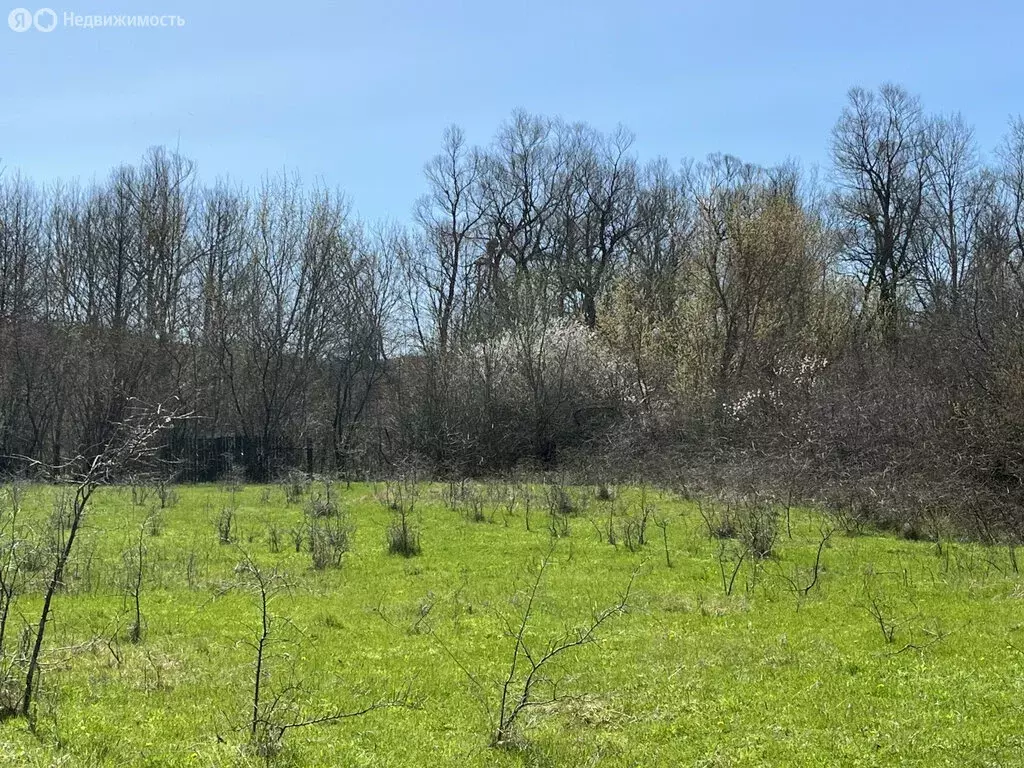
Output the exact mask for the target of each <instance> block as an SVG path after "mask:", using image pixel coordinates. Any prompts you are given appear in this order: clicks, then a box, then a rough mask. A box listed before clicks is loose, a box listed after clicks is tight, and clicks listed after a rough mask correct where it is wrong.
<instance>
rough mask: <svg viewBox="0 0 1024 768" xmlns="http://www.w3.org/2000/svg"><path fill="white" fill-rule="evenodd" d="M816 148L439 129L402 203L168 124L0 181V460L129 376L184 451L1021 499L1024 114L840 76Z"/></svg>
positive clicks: (58, 431)
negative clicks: (209, 156) (212, 158)
mask: <svg viewBox="0 0 1024 768" xmlns="http://www.w3.org/2000/svg"><path fill="white" fill-rule="evenodd" d="M830 138H831V141H830V148H831V164H830V167H829V168H828V169H827V170H826V172H824V173H822V174H820V175H819V174H817V173H814V172H808V171H807V170H805V169H802V168H801V167H800V166H799V165H797V164H795V163H786V164H781V165H778V166H773V167H761V166H758V165H754V164H750V163H746V162H743V161H742V160H740V159H738V158H736V157H733V156H730V155H721V154H716V155H712V156H710V157H707V158H705V159H703V160H700V161H689V160H687V161H684V162H682V163H679V164H675V163H673V162H671V161H669V160H666V159H664V158H658V159H654V160H650V161H644V160H641V158H639V157H638V156H637V154H636V153H635V151H634V150H633V148H632V136H631V135H630V134H629V133H628V131H626V130H625V129H618V130H615V131H612V132H610V133H609V132H601V131H598V130H595V129H594V128H592V127H590V126H588V125H585V124H579V123H569V122H565V121H563V120H560V119H552V118H548V117H544V116H539V115H531V114H527V113H524V112H515V113H513V114H512V116H511V117H510V118H509V119H508V120H507V121H506V122H505V123H504V124H502V125H501V126H500V127H499V128H498V130H497V132H496V134H495V136H494V137H493V139H492V140H491V141H490V142H489V143H487V144H486V145H481V146H473V145H471V144H470V143H469V142H468V141H467V139H466V137H465V136H464V134H463V133H462V132H461V131H460V130H459V129H458V128H451V129H449V130H448V131H447V132H446V133H445V135H444V137H443V141H442V145H441V150H440V152H439V153H438V154H437V155H436V156H435V157H434V158H433V159H431V160H430V161H429V162H428V163H427V165H426V166H425V169H424V176H425V187H426V189H425V193H424V195H423V196H422V197H421V198H420V199H419V200H418V201H416V203H415V205H414V207H413V215H412V218H411V220H410V221H409V222H407V223H403V224H395V223H380V224H373V225H371V224H366V223H364V222H361V221H359V220H358V219H357V218H356V217H355V215H354V214H353V213H352V211H351V210H350V208H349V205H348V203H347V201H346V199H345V197H344V196H343V195H342V194H340V193H337V192H335V191H333V190H330V189H326V188H323V187H320V186H312V187H311V186H308V185H303V184H302V183H300V181H299V180H298V179H296V178H293V177H291V176H287V175H284V176H278V177H268V178H267V179H265V180H264V181H263V182H262V183H261V184H259V185H258V186H257V187H256V188H254V189H245V188H239V187H234V186H230V185H228V184H225V183H219V184H215V185H212V186H208V185H203V184H202V183H201V181H200V180H199V178H198V176H197V173H196V170H195V168H194V167H193V164H192V163H191V162H190V161H189V160H188V159H187V158H184V157H182V156H180V155H178V154H176V153H174V152H170V151H167V150H165V149H154V150H152V151H151V152H150V153H149V154H148V155H147V156H146V157H145V158H143V160H142V161H141V162H139V163H138V164H136V165H132V166H125V167H121V168H118V169H116V170H115V171H114V172H113V173H112V174H111V175H110V177H109V178H108V179H107V180H106V181H105V182H103V183H99V184H94V185H92V186H88V187H82V186H76V185H65V184H57V185H50V186H46V187H41V186H38V185H35V184H33V183H32V182H31V181H30V180H27V179H24V178H22V177H20V176H18V175H17V174H16V172H14V171H12V170H11V169H8V170H7V172H6V173H5V174H4V175H3V176H2V177H0V363H2V365H0V455H2V456H3V457H5V458H4V460H3V461H4V463H5V465H6V467H7V469H8V470H9V471H15V470H16V469H17V467H18V466H19V462H20V461H21V459H20V457H30V458H33V459H36V460H39V461H45V462H47V463H51V464H57V465H59V464H60V462H61V460H62V457H64V456H67V455H69V454H72V453H81V452H82V451H83V450H85V451H87V450H88V447H89V446H96V445H101V444H102V443H103V440H104V436H105V435H106V434H107V433H108V432H109V431H110V430H111V428H112V427H111V425H113V424H116V423H118V421H119V419H120V418H121V417H122V415H123V413H122V412H123V409H124V408H125V407H126V405H125V404H126V403H127V402H128V401H129V399H130V398H139V399H142V400H145V401H151V402H162V401H166V400H167V399H169V398H172V397H177V398H178V399H179V400H180V401H181V402H182V403H183V405H184V407H185V408H186V409H187V410H189V411H191V412H192V413H194V414H195V415H196V417H195V418H193V419H190V420H188V421H187V422H184V423H182V424H179V425H176V427H175V429H174V431H173V436H172V438H171V441H170V451H171V452H172V453H173V454H174V455H175V456H176V457H177V458H178V459H179V461H180V465H179V466H180V474H181V476H182V477H183V478H186V479H213V478H215V477H217V476H219V475H220V474H223V473H225V472H230V471H236V472H245V473H247V474H248V475H249V476H250V477H252V478H253V479H262V478H266V477H269V476H271V475H273V474H276V473H281V472H284V471H287V470H288V469H290V468H299V469H303V470H308V471H337V472H341V473H346V474H349V475H352V474H363V473H377V474H387V473H389V472H393V471H394V470H395V468H396V467H397V466H400V465H403V464H406V463H408V462H415V463H417V464H418V465H422V466H425V467H427V468H428V469H430V470H431V471H434V472H436V473H439V474H446V475H459V476H465V475H467V474H483V473H498V472H509V471H515V470H518V469H551V468H564V467H575V468H585V469H587V470H588V471H590V472H594V473H598V472H600V473H606V474H612V475H622V476H624V477H625V476H628V475H631V474H643V473H652V474H658V475H660V476H663V477H667V478H669V479H672V478H675V480H676V481H678V482H679V483H680V484H682V485H692V484H695V483H696V484H699V483H702V482H705V481H708V482H710V479H711V478H716V479H718V480H723V481H724V480H729V481H730V482H733V481H736V482H752V481H753V479H755V478H757V477H760V478H761V479H763V480H766V481H768V480H770V481H772V482H774V483H776V484H779V485H780V486H785V487H786V488H787V489H788V490H789V491H790V492H794V493H800V494H804V495H806V494H808V493H812V494H820V495H822V496H828V498H831V499H833V500H836V499H838V501H835V503H842V504H846V505H848V506H849V507H850V508H851V509H853V508H857V509H860V508H864V509H875V510H876V511H877V508H885V507H886V505H899V504H903V505H906V504H907V503H909V502H908V501H907V500H908V499H913V500H915V501H914V505H915V508H917V509H920V510H924V512H926V513H929V514H930V513H931V511H934V510H936V509H947V508H952V507H955V508H956V510H957V513H958V514H961V515H963V516H964V517H965V519H971V520H975V521H980V522H978V525H983V526H989V525H993V526H995V525H1002V524H1003V523H1004V522H1007V521H1017V520H1019V519H1020V515H1019V514H1018V510H1019V509H1020V502H1021V487H1022V483H1024V405H1022V404H1024V322H1022V314H1021V312H1022V309H1024V272H1022V269H1024V120H1021V119H1020V118H1018V119H1016V120H1012V121H1011V122H1010V124H1009V126H1008V131H1007V133H1006V136H1005V138H1004V140H1003V141H1002V142H1001V144H1000V145H999V146H998V147H995V148H985V150H986V151H983V148H981V147H979V146H978V143H977V141H976V140H975V137H974V135H973V132H972V129H971V128H970V126H969V125H968V123H967V122H966V121H965V119H964V118H963V117H962V116H960V115H958V114H954V115H932V114H929V113H927V112H925V110H924V109H923V107H922V105H921V103H920V101H919V99H918V98H916V97H915V96H913V95H911V94H910V93H908V92H907V91H906V90H905V89H903V88H901V87H899V86H895V85H890V84H886V85H883V86H881V87H880V88H878V89H875V90H866V89H861V88H854V89H852V90H851V91H850V92H849V97H848V101H847V104H846V106H845V108H844V109H843V111H842V113H841V114H840V115H839V116H838V119H837V122H836V123H835V126H834V128H833V130H832V134H831V137H830Z"/></svg>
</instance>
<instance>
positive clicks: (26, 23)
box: [7, 8, 56, 32]
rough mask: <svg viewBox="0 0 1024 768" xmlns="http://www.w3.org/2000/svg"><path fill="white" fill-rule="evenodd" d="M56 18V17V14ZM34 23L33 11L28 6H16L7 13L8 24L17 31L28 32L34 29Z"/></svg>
mask: <svg viewBox="0 0 1024 768" xmlns="http://www.w3.org/2000/svg"><path fill="white" fill-rule="evenodd" d="M54 18H56V16H55V17H54ZM32 24H33V17H32V11H30V10H29V9H28V8H15V9H14V10H13V11H11V12H10V13H9V14H7V26H9V27H10V28H11V29H13V30H14V31H15V32H28V31H29V30H30V29H32Z"/></svg>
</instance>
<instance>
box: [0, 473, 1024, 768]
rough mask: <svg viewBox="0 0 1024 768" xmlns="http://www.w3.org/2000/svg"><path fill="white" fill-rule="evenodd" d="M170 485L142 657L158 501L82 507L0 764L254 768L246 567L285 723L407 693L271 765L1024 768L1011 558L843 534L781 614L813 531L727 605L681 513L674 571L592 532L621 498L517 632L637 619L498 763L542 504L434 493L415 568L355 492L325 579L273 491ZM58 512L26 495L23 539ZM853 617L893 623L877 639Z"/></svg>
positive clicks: (687, 513)
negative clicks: (516, 625)
mask: <svg viewBox="0 0 1024 768" xmlns="http://www.w3.org/2000/svg"><path fill="white" fill-rule="evenodd" d="M176 490H177V494H178V496H179V501H178V503H177V504H176V505H175V506H173V507H171V508H169V509H167V510H165V511H164V512H163V517H164V525H163V529H162V531H161V532H160V534H159V535H156V536H153V535H146V536H145V537H144V542H143V543H144V546H145V549H146V562H147V568H146V573H145V582H144V588H143V593H142V607H143V612H144V615H145V619H146V622H145V631H144V634H143V637H142V640H141V642H140V643H138V644H132V643H131V642H129V640H128V626H129V624H130V622H131V618H130V613H131V612H130V606H129V605H128V603H127V602H126V600H125V597H124V593H123V589H122V588H121V582H122V581H123V574H124V565H123V558H122V553H123V552H124V551H126V550H128V549H130V548H131V546H132V542H133V540H136V537H137V536H138V531H139V528H140V526H141V525H142V523H143V520H144V519H145V517H146V516H147V514H149V512H150V509H151V507H152V506H153V503H154V501H155V499H154V498H152V497H151V498H150V499H149V500H147V501H146V502H145V503H144V504H142V505H135V504H133V502H132V496H131V493H130V492H129V491H128V490H127V489H103V490H101V491H99V492H98V493H97V495H96V497H95V500H94V506H93V507H92V509H91V511H90V512H89V513H88V519H87V527H86V529H85V531H84V532H83V534H82V538H81V539H80V541H79V542H78V543H77V545H76V546H77V553H76V556H75V558H74V565H73V567H72V569H71V574H70V576H69V579H68V587H67V590H66V591H64V592H62V593H60V594H58V596H57V598H56V601H55V608H54V610H55V613H54V617H53V624H52V629H51V631H50V634H49V637H48V642H47V654H46V664H45V666H44V670H43V675H42V689H41V693H40V700H39V708H38V720H37V728H36V733H32V732H31V731H30V729H29V727H28V724H27V723H26V721H25V720H24V719H21V718H14V719H10V720H7V721H6V722H3V723H2V724H0V756H2V758H3V759H2V763H3V765H40V766H42V765H60V766H102V765H110V766H126V765H131V766H146V765H151V766H179V765H180V766H215V765H261V764H263V762H264V761H263V759H261V758H260V757H259V756H257V755H254V754H253V752H252V750H251V749H250V748H249V747H248V745H247V731H246V725H247V718H248V716H249V707H250V706H251V690H252V678H253V657H254V651H253V646H252V644H253V643H254V642H255V640H256V638H257V631H258V626H259V621H260V615H259V611H258V606H257V602H256V599H255V596H254V594H253V592H252V590H251V589H247V588H246V587H245V586H244V583H245V575H244V573H241V572H240V569H238V568H237V566H238V565H239V563H240V562H242V561H243V560H244V559H245V557H246V556H248V557H251V558H252V559H253V560H255V561H256V562H258V563H259V564H260V565H261V567H264V568H266V569H270V568H274V567H276V568H278V569H279V570H280V571H281V572H282V573H286V574H287V580H288V582H289V585H290V586H289V589H288V590H287V591H285V592H282V593H280V594H279V595H278V596H277V597H276V599H275V600H274V602H273V603H272V612H273V613H274V615H275V618H276V621H275V624H274V629H273V634H272V640H273V642H272V644H271V645H270V649H269V652H268V660H267V664H268V667H269V670H270V672H269V681H270V684H271V686H272V687H274V688H275V689H277V690H282V689H287V688H289V686H292V685H295V684H301V686H302V689H301V692H300V693H299V694H298V696H297V700H298V701H299V702H300V703H301V706H302V715H304V716H307V717H308V716H316V715H318V714H321V713H325V712H329V711H337V710H354V709H359V708H361V707H362V706H365V705H366V704H368V703H371V702H373V701H376V700H379V699H381V698H383V697H387V696H389V695H393V694H394V693H395V692H396V691H403V690H408V691H409V692H410V693H411V694H412V696H413V698H415V699H416V702H417V703H418V706H417V707H416V708H411V709H406V708H396V709H386V710H379V711H375V712H372V713H370V714H368V715H365V716H363V717H359V718H353V719H347V720H343V721H341V722H339V723H337V724H332V725H322V726H312V727H308V728H302V729H296V730H293V731H289V732H288V733H287V734H286V736H285V738H284V741H283V748H282V750H281V751H280V753H278V754H277V755H276V757H275V758H274V761H273V764H275V765H293V766H317V765H322V766H337V765H345V766H446V765H457V766H461V767H462V768H468V766H526V765H531V766H545V765H550V766H585V765H602V766H677V765H688V766H757V765H787V766H789V765H792V766H823V765H836V766H860V765H864V766H867V765H878V766H883V765H885V766H889V765H918V766H937V765H969V766H1013V765H1024V757H1022V755H1024V676H1022V674H1021V663H1022V653H1024V637H1022V634H1024V633H1022V626H1024V610H1022V609H1024V586H1022V584H1021V582H1020V580H1019V579H1018V577H1017V576H1016V575H1015V574H1014V573H1013V570H1012V568H1011V563H1010V557H1009V553H1008V552H1007V550H1006V549H1004V548H990V547H984V546H981V545H976V544H970V543H962V542H956V541H947V542H943V545H942V547H941V551H940V548H939V547H937V546H936V544H934V543H928V542H911V541H904V540H900V539H896V538H893V537H890V536H886V535H881V534H872V535H864V536H857V537H851V536H846V535H843V534H842V533H841V532H837V533H836V534H835V535H834V536H833V537H832V539H831V542H830V545H829V546H828V547H827V548H826V549H825V550H824V553H823V558H822V560H823V570H822V573H821V576H820V580H819V582H818V584H817V586H816V587H815V588H814V589H813V590H811V591H810V593H809V594H808V595H807V596H806V597H799V596H798V595H797V594H796V593H795V592H794V590H793V589H792V587H791V585H790V583H789V581H788V580H787V577H788V578H789V579H792V580H793V581H795V582H797V583H799V584H800V585H805V584H806V583H807V582H808V579H809V575H808V572H809V566H810V565H811V564H812V563H813V562H814V557H815V552H816V550H817V546H818V542H819V526H820V524H821V522H822V519H821V518H820V517H819V516H818V515H817V514H815V513H813V512H811V511H799V512H794V514H793V520H792V533H793V536H792V538H789V537H788V536H787V535H786V531H785V526H784V525H783V526H782V529H781V533H780V537H779V539H778V541H777V543H776V548H775V552H776V554H775V557H773V558H770V559H768V560H765V561H760V562H759V561H756V560H753V559H749V558H748V559H747V560H746V561H745V562H744V564H743V566H742V568H741V569H740V571H739V573H738V575H737V578H736V582H735V585H734V589H733V593H732V594H731V595H726V594H725V593H724V590H723V586H722V575H721V569H720V564H719V559H718V552H719V548H720V546H721V544H720V542H719V541H717V540H714V539H711V538H710V537H709V536H708V535H707V533H706V531H705V527H704V523H703V521H702V520H701V518H700V516H699V515H698V514H697V510H696V508H695V507H694V506H693V505H691V504H689V503H686V502H683V501H679V500H675V499H672V498H669V497H667V496H660V495H659V496H656V497H655V498H654V501H655V503H656V505H657V508H658V513H659V515H662V516H666V517H668V518H669V519H670V522H669V525H668V529H667V532H668V540H669V549H670V555H671V560H672V563H673V567H672V568H668V567H667V566H666V563H665V555H664V551H663V548H662V540H661V530H660V529H659V528H657V527H655V526H654V525H651V526H650V527H649V530H648V536H649V538H650V541H649V543H648V544H647V546H646V547H644V548H642V549H640V550H639V551H636V552H631V551H628V550H627V548H626V547H624V546H622V544H621V542H620V543H619V545H618V546H611V545H609V544H608V543H607V541H606V540H605V537H604V536H603V535H602V533H603V531H604V529H605V528H606V526H607V518H608V514H609V510H610V509H611V510H618V515H619V517H620V518H621V511H622V509H623V508H624V507H628V506H629V505H630V504H633V505H634V506H635V503H636V500H637V492H636V491H628V492H625V493H620V495H619V498H618V499H617V500H616V501H614V502H599V501H596V500H592V501H590V503H589V505H588V508H587V510H586V512H585V514H584V515H583V516H581V517H576V518H573V519H572V520H571V522H570V526H571V535H570V536H568V537H567V538H562V539H560V540H559V541H558V544H557V547H556V549H555V551H554V554H553V558H552V563H551V565H550V567H549V568H548V570H547V571H546V573H545V576H544V580H543V582H542V585H541V597H540V599H539V601H538V603H537V606H536V610H535V613H534V615H533V617H532V622H531V628H530V631H529V635H528V636H529V638H530V639H531V640H532V641H533V642H534V643H537V644H541V645H542V644H543V643H544V642H545V641H546V640H548V639H549V638H555V637H557V636H559V635H560V634H561V633H562V632H563V631H564V630H565V629H566V628H567V627H568V628H572V627H575V626H579V625H584V624H586V623H587V621H589V619H590V617H591V615H592V614H593V612H594V611H596V610H600V609H601V608H604V607H608V606H610V605H613V604H614V603H615V601H616V600H617V598H618V595H619V594H620V593H621V591H622V589H623V588H624V587H625V585H626V583H627V582H628V581H629V578H630V574H631V573H632V572H633V571H634V569H637V568H639V571H638V573H637V576H636V580H635V584H634V586H633V592H632V595H631V598H630V605H629V610H628V612H627V613H625V614H624V615H621V616H618V617H615V618H613V619H612V620H610V621H609V622H608V623H607V624H605V625H604V626H602V628H601V630H600V631H599V635H598V637H599V642H597V643H594V644H590V645H587V646H585V647H583V648H581V649H579V650H576V651H570V652H569V653H567V654H565V655H564V656H563V657H561V658H560V660H559V663H558V664H557V666H556V668H554V669H553V670H552V674H553V676H556V677H557V678H558V679H559V681H560V682H559V691H560V692H563V693H564V694H566V695H570V694H572V696H571V697H570V698H567V699H566V700H564V701H562V702H559V703H556V704H553V705H549V706H545V707H539V708H537V709H534V710H531V711H528V713H527V714H526V715H524V719H523V721H522V724H521V725H522V727H521V729H520V732H519V741H518V743H517V745H516V746H515V747H514V748H509V747H506V748H500V749H499V748H492V747H490V746H489V741H490V738H491V735H492V732H493V727H494V723H493V718H492V716H490V715H489V714H488V712H487V709H486V708H485V705H484V704H483V703H482V702H481V699H483V700H484V701H486V702H487V703H488V704H489V705H491V706H493V705H495V704H496V703H497V698H498V685H499V681H500V680H501V678H502V676H503V675H504V674H505V672H506V671H507V666H508V663H509V661H510V658H511V651H512V641H511V640H510V638H509V637H508V636H507V633H506V632H505V630H504V625H503V623H502V621H501V618H500V617H501V616H502V615H505V616H510V615H515V613H516V611H517V610H518V609H517V607H516V606H515V605H512V604H511V603H510V599H511V598H512V597H513V596H514V595H516V594H517V591H521V590H522V588H523V587H525V586H526V585H528V583H529V581H530V579H531V578H532V576H533V574H535V573H536V571H535V568H536V565H537V562H538V559H539V558H540V557H541V555H542V554H543V553H544V552H545V551H546V549H547V548H548V546H549V542H550V540H551V539H550V535H549V533H548V531H547V528H546V524H545V515H544V512H543V510H542V509H541V508H540V507H539V505H540V502H539V501H534V505H533V511H532V512H531V524H532V526H531V527H532V528H533V530H532V531H527V530H526V526H525V520H524V513H523V510H522V509H521V508H518V509H516V510H515V511H514V512H513V514H512V515H511V516H506V515H504V514H503V513H502V512H501V511H500V510H499V511H496V510H494V508H493V507H489V508H488V509H489V513H490V512H493V518H494V521H493V522H471V521H470V520H469V519H467V516H463V515H460V514H459V513H458V512H456V511H452V510H450V509H448V508H447V507H446V506H445V505H444V503H443V502H442V497H443V488H442V487H441V486H428V487H424V488H423V489H422V491H421V494H420V498H419V503H418V505H417V512H416V515H415V516H414V518H415V520H416V523H417V525H418V527H419V529H420V531H421V535H422V546H423V552H422V554H421V555H420V556H418V557H412V558H403V557H398V556H394V555H389V554H387V548H386V531H387V527H388V525H389V523H390V521H391V513H390V512H389V511H388V510H387V509H385V508H384V507H383V506H382V505H381V504H380V503H378V501H377V500H376V498H375V495H374V489H373V488H372V487H370V486H367V485H356V486H353V487H352V488H351V489H350V490H347V491H346V490H341V491H337V498H338V501H339V503H340V505H341V506H343V507H346V508H347V509H348V510H349V514H350V516H351V520H352V522H353V523H354V531H353V534H352V550H351V552H350V553H349V554H348V555H346V556H345V558H344V562H343V565H342V567H341V568H339V569H325V570H320V571H316V570H313V569H312V568H311V566H310V555H309V553H308V552H306V551H303V552H298V553H297V552H295V549H294V546H293V543H292V540H291V537H290V535H289V531H290V529H291V528H293V527H299V526H301V525H302V524H303V521H304V512H303V506H302V504H301V503H300V504H292V505H288V504H286V503H285V497H284V492H283V489H282V488H280V487H270V488H261V487H254V486H250V487H245V488H243V489H241V490H239V491H236V492H235V493H232V492H230V491H229V490H227V489H225V488H221V487H217V486H192V487H179V488H177V489H176ZM54 493H55V490H54V489H52V488H45V487H35V488H31V489H30V490H29V492H28V497H27V500H26V503H25V510H24V513H23V515H24V519H25V520H26V521H27V520H31V521H32V522H33V524H34V529H35V531H36V533H35V534H34V535H36V536H37V537H39V536H43V535H45V534H44V531H45V524H46V520H47V518H48V515H49V510H50V508H51V506H52V498H53V494H54ZM6 506H7V507H8V508H9V504H6ZM229 506H233V507H234V508H235V509H236V510H237V511H236V521H235V525H236V540H235V543H233V544H228V545H224V544H220V543H218V536H217V527H216V521H217V518H218V516H219V514H220V512H221V510H222V509H223V508H225V507H229ZM621 523H622V521H621V519H617V520H616V522H615V525H616V526H619V525H621ZM272 527H276V528H277V529H279V531H280V541H281V549H280V552H278V553H272V552H270V551H269V545H268V536H269V531H270V529H271V528H272ZM729 546H733V544H729ZM730 573H731V571H730ZM37 578H42V574H40V576H39V577H37ZM869 596H870V597H874V599H875V601H876V602H877V603H878V604H879V605H880V606H883V610H884V616H885V617H886V618H887V619H891V620H892V621H893V622H895V623H896V624H897V626H896V630H895V636H894V639H893V642H887V641H886V640H885V638H884V636H883V633H882V631H881V629H880V627H879V624H878V622H877V621H876V619H875V618H874V617H873V616H872V614H871V612H870V611H869V610H868V605H869V602H870V599H869ZM39 598H40V596H39V592H38V589H34V590H33V592H32V593H30V594H27V595H25V596H23V597H22V598H21V599H20V601H19V602H18V604H17V606H16V610H15V615H14V616H13V617H12V619H11V622H12V629H11V630H9V635H8V639H7V642H6V645H7V649H6V650H7V653H8V655H9V656H10V654H11V653H13V652H16V648H17V641H18V633H19V631H20V628H21V627H22V626H23V625H24V623H25V622H27V621H34V620H35V619H34V618H33V617H34V616H35V613H36V611H37V610H38V605H39ZM520 605H521V603H520ZM428 608H429V610H428ZM424 614H425V615H424ZM1018 649H1019V650H1018ZM467 671H468V672H469V673H472V674H473V675H474V676H475V677H476V679H477V680H478V681H479V682H480V684H481V685H482V686H483V689H484V690H483V691H481V690H480V689H479V688H478V687H477V686H476V685H474V684H473V683H472V682H471V681H470V679H469V676H468V675H467Z"/></svg>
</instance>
